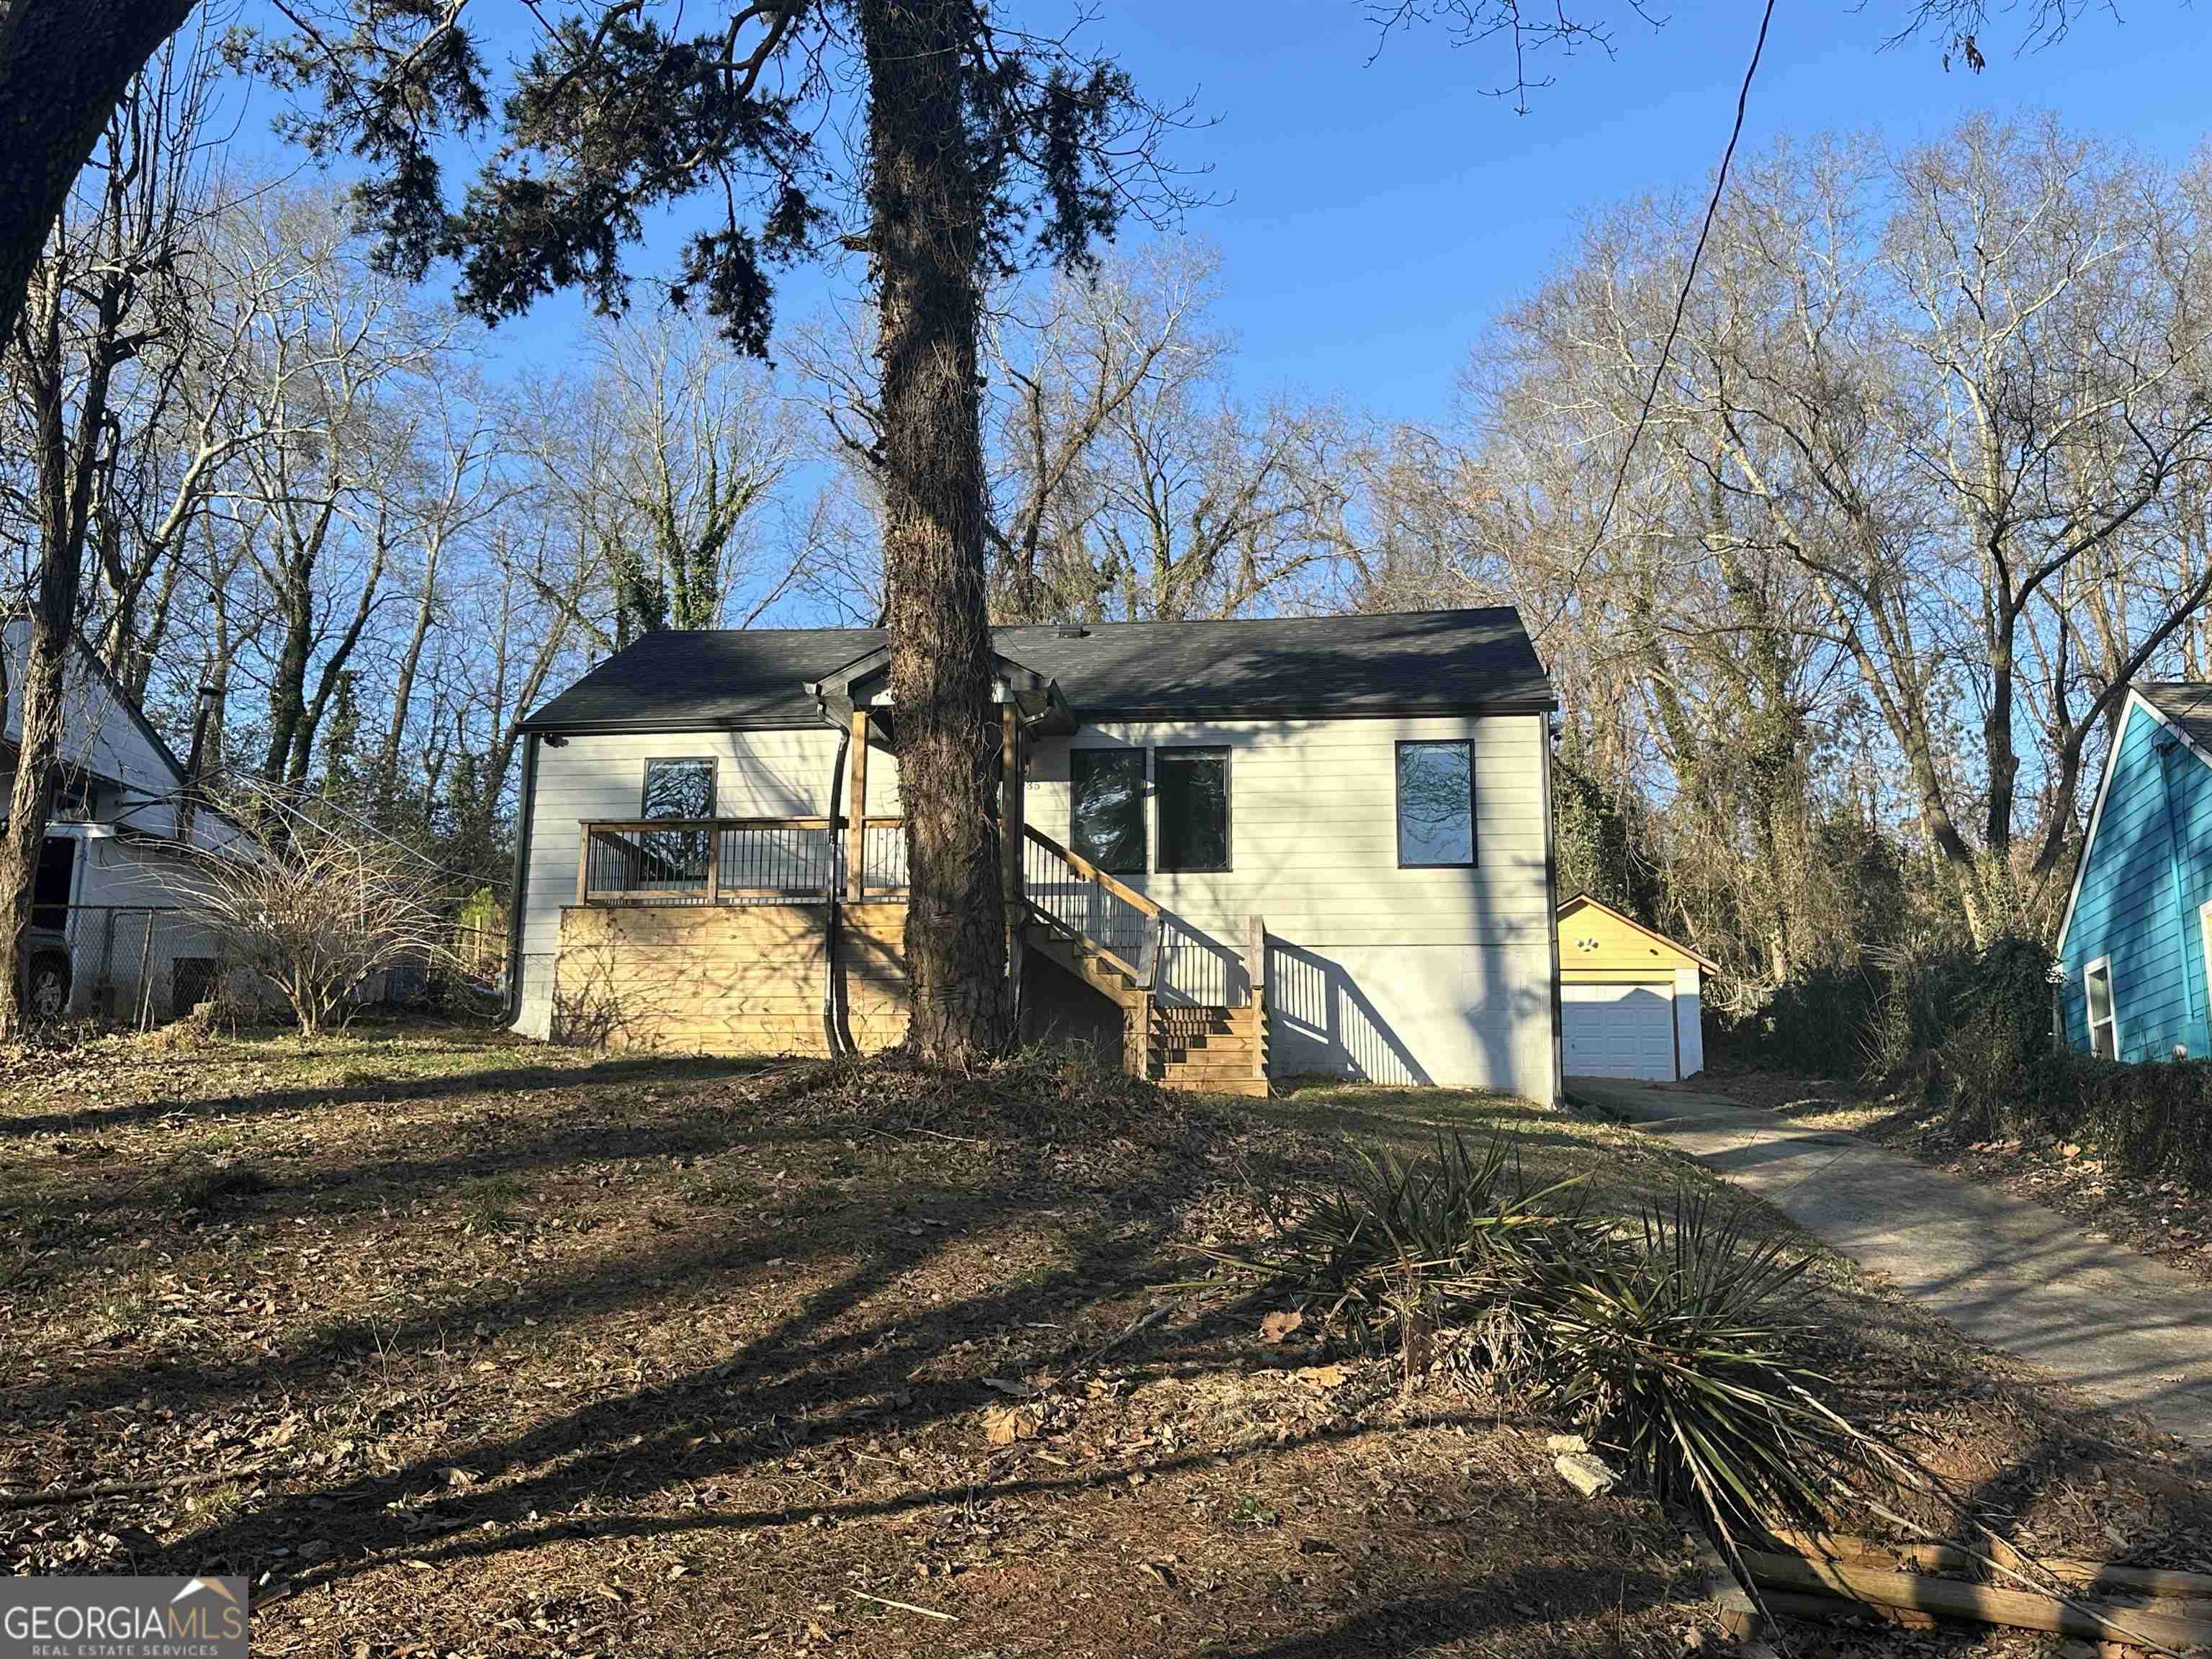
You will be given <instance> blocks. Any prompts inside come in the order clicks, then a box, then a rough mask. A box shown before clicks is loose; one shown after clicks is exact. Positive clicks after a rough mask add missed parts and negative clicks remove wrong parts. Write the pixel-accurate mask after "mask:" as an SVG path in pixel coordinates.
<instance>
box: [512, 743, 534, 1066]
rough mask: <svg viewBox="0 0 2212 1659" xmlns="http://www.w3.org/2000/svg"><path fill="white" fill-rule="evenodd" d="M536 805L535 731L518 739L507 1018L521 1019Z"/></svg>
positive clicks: (514, 1020) (513, 1021)
mask: <svg viewBox="0 0 2212 1659" xmlns="http://www.w3.org/2000/svg"><path fill="white" fill-rule="evenodd" d="M537 805H538V733H536V732H528V733H526V734H525V736H524V738H523V739H522V802H521V806H520V810H519V811H517V812H516V813H515V821H514V880H513V885H512V886H511V887H509V888H508V890H507V1020H506V1023H507V1024H508V1025H510V1026H511V1025H513V1024H514V1023H515V1022H516V1021H517V1020H519V1019H520V1018H522V912H523V908H524V905H525V903H526V901H527V899H528V896H529V895H528V890H527V888H526V883H527V882H528V881H529V879H530V823H531V819H532V816H533V814H534V813H535V811H536V809H537Z"/></svg>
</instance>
